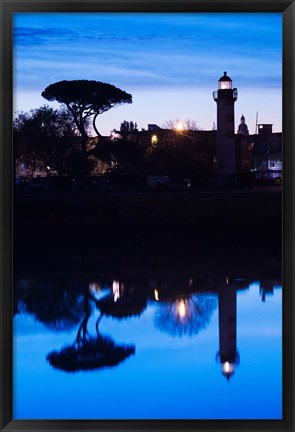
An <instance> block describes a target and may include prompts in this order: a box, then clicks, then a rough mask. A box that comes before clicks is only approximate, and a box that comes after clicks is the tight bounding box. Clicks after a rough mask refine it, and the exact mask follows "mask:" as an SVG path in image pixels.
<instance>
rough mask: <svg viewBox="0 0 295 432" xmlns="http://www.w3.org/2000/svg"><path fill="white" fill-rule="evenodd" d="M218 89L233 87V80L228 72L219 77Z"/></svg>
mask: <svg viewBox="0 0 295 432" xmlns="http://www.w3.org/2000/svg"><path fill="white" fill-rule="evenodd" d="M218 89H219V90H231V89H232V80H231V78H230V77H229V76H228V75H227V72H224V73H223V76H222V77H220V78H219V80H218Z"/></svg>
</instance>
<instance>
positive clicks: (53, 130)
mask: <svg viewBox="0 0 295 432" xmlns="http://www.w3.org/2000/svg"><path fill="white" fill-rule="evenodd" d="M85 126H86V125H85ZM78 136H79V132H78V130H77V127H76V125H75V123H74V121H73V119H72V118H71V114H70V113H69V112H68V110H67V109H65V108H62V109H54V108H50V107H49V106H48V105H43V106H42V107H40V108H37V109H33V110H31V111H29V112H27V113H24V112H21V113H19V114H18V115H17V117H16V118H15V120H14V122H13V138H14V139H13V145H14V156H15V163H18V162H20V161H22V162H24V163H26V164H28V165H30V166H31V167H32V170H33V171H34V169H35V168H36V163H37V161H38V162H42V163H43V164H44V165H49V166H50V168H51V169H53V170H55V171H57V173H58V174H59V175H64V174H67V172H68V170H70V169H71V167H72V161H73V159H74V158H75V159H76V158H79V154H80V153H81V151H80V150H79V142H78V141H77V138H78ZM80 156H81V155H80Z"/></svg>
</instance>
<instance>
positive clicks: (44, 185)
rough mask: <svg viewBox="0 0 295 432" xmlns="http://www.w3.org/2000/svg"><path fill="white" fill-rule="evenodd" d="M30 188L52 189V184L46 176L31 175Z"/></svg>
mask: <svg viewBox="0 0 295 432" xmlns="http://www.w3.org/2000/svg"><path fill="white" fill-rule="evenodd" d="M30 188H31V189H37V190H53V189H54V185H53V183H52V181H51V180H50V179H49V178H48V177H33V178H32V179H31V181H30Z"/></svg>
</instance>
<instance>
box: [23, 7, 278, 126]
mask: <svg viewBox="0 0 295 432" xmlns="http://www.w3.org/2000/svg"><path fill="white" fill-rule="evenodd" d="M223 71H227V72H228V75H229V76H230V77H231V78H232V80H233V86H234V87H237V89H238V92H239V97H238V101H237V102H236V105H235V113H236V119H235V123H236V129H237V127H238V124H239V119H240V116H241V115H242V114H244V115H245V117H246V123H247V124H248V126H249V129H250V133H254V129H255V119H256V112H258V120H259V122H260V123H273V125H274V126H273V129H274V131H281V129H282V119H281V117H282V96H281V93H282V91H281V90H282V16H281V14H279V13H278V14H274V13H271V14H266V13H264V14H263V13H260V14H258V13H251V14H250V13H247V14H246V13H243V14H237V13H228V14H225V13H223V14H215V13H207V14H201V13H194V14H192V13H189V14H188V13H182V14H179V13H161V14H155V13H154V14H142V13H133V14H131V13H117V14H114V13H111V14H110V13H16V14H15V15H14V111H20V110H21V111H28V110H29V109H31V108H37V107H39V106H41V105H43V104H44V103H48V104H51V105H53V106H54V104H52V103H49V102H47V101H46V100H45V99H43V98H42V97H41V92H42V91H43V90H44V89H45V88H46V87H47V86H48V85H49V84H51V83H54V82H56V81H60V80H64V79H65V80H74V79H91V80H97V81H103V82H108V83H111V84H114V85H116V86H117V87H119V88H121V89H122V90H125V91H127V92H128V93H131V94H132V96H133V104H131V105H123V106H120V107H117V108H113V109H111V110H110V111H108V112H106V113H104V114H103V115H102V116H100V119H99V120H98V129H99V130H100V132H101V133H104V134H108V133H109V132H110V131H111V130H112V129H113V128H118V127H119V126H120V123H121V122H122V121H123V120H129V121H130V120H133V121H136V122H137V123H138V126H139V128H146V127H147V124H148V123H156V124H158V125H160V126H162V125H163V123H165V121H167V120H171V119H176V118H178V119H180V120H185V119H188V118H189V119H191V120H194V121H195V122H196V123H197V124H198V125H199V127H200V128H202V129H204V130H210V129H211V128H212V125H213V122H216V104H215V102H214V100H213V98H212V92H213V91H214V90H216V89H217V84H218V83H217V82H218V79H219V78H220V76H221V75H223ZM56 106H57V105H56Z"/></svg>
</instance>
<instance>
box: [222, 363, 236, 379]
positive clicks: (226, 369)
mask: <svg viewBox="0 0 295 432" xmlns="http://www.w3.org/2000/svg"><path fill="white" fill-rule="evenodd" d="M234 372H235V365H234V364H233V363H229V362H225V363H223V364H222V373H223V374H224V375H226V376H227V377H230V376H231V375H233V374H234Z"/></svg>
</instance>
